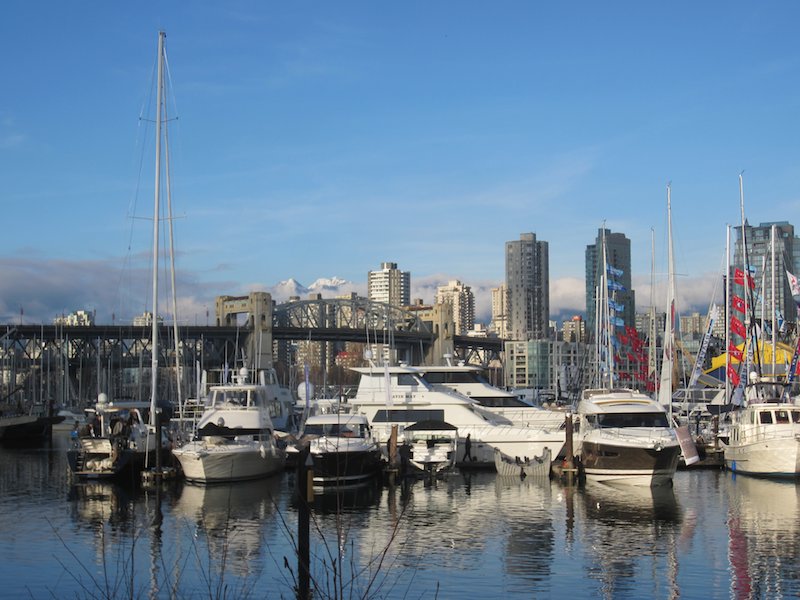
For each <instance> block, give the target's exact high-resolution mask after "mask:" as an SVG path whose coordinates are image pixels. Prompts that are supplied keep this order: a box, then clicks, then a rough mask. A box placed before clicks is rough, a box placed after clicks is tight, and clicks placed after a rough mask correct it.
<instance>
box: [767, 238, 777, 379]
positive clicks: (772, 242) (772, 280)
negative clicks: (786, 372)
mask: <svg viewBox="0 0 800 600" xmlns="http://www.w3.org/2000/svg"><path fill="white" fill-rule="evenodd" d="M769 233H770V236H769V237H770V247H771V248H770V249H771V251H772V252H771V253H772V265H771V267H772V274H771V275H770V284H771V286H772V290H771V293H770V298H771V300H772V302H771V306H770V310H772V314H771V315H770V321H771V322H772V377H775V375H776V373H777V360H776V357H775V354H776V353H777V351H778V330H777V328H776V324H777V323H776V322H775V321H776V319H775V314H776V311H775V309H776V307H777V304H776V303H775V225H774V224H773V225H772V227H771V228H770V230H769Z"/></svg>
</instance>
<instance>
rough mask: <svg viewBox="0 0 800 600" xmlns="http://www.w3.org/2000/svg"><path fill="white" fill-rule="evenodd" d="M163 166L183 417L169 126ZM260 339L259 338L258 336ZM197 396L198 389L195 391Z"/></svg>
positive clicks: (180, 402) (180, 411)
mask: <svg viewBox="0 0 800 600" xmlns="http://www.w3.org/2000/svg"><path fill="white" fill-rule="evenodd" d="M166 112H167V107H166V102H165V103H164V120H165V121H166V120H167V114H166ZM164 167H165V180H166V181H165V184H166V192H167V225H168V227H169V266H170V270H169V272H170V280H171V283H172V335H173V337H174V339H175V381H176V392H177V395H178V414H179V415H180V418H181V419H183V394H182V387H183V360H182V352H181V345H180V338H179V336H178V291H177V286H176V285H175V235H174V233H173V230H174V227H173V219H172V187H171V185H170V184H171V179H172V178H171V176H170V170H169V128H167V127H165V128H164ZM259 339H260V338H259ZM197 394H198V396H199V395H200V390H199V389H198V391H197Z"/></svg>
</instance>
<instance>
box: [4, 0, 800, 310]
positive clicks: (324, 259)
mask: <svg viewBox="0 0 800 600" xmlns="http://www.w3.org/2000/svg"><path fill="white" fill-rule="evenodd" d="M798 16H800V7H797V6H795V5H794V4H792V3H777V4H776V5H774V6H771V7H766V8H765V7H761V6H753V5H750V4H748V3H745V2H733V3H721V2H712V3H710V4H707V5H702V6H697V5H696V4H694V3H689V2H678V3H671V4H670V5H669V6H640V5H639V4H635V3H631V4H620V5H612V6H598V5H595V4H593V3H589V2H579V3H578V4H575V5H570V6H569V7H561V6H548V5H535V4H534V5H531V4H529V3H524V2H512V3H510V4H507V5H505V6H504V7H503V8H502V9H500V8H494V9H493V10H491V11H489V10H486V7H484V6H481V5H478V4H463V3H462V4H459V5H458V10H457V11H454V10H453V6H452V5H448V4H442V5H438V6H433V7H432V6H429V5H427V4H423V3H413V2H412V3H405V4H404V5H402V6H401V7H400V6H398V7H386V6H378V5H373V4H369V3H361V2H353V3H346V4H342V5H337V6H335V7H334V6H324V5H320V6H315V7H314V10H313V11H311V10H303V8H301V7H295V6H282V5H275V6H262V5H260V4H250V3H246V2H243V3H233V4H230V5H225V6H218V5H217V4H215V3H210V2H198V3H195V4H193V5H192V7H191V8H188V7H187V8H183V7H180V6H171V7H169V6H163V5H162V4H158V3H155V2H148V1H145V2H141V3H138V4H137V5H136V6H123V5H102V4H101V5H97V6H70V5H64V4H63V3H57V2H54V1H45V2H37V3H34V4H30V3H24V2H19V1H18V0H12V2H11V3H10V4H9V5H8V6H7V7H6V11H5V13H4V17H5V18H4V21H3V23H2V25H0V27H2V30H3V36H0V44H1V45H0V48H2V50H4V51H5V54H6V56H13V57H15V58H14V60H9V61H7V62H6V63H5V64H4V66H3V76H4V81H5V83H6V87H7V89H8V90H10V92H9V93H8V94H6V96H5V97H4V102H3V104H2V106H0V159H1V160H0V181H1V182H2V190H3V204H4V209H5V214H4V216H5V221H6V223H8V224H10V226H7V227H6V229H5V231H4V236H3V242H2V246H0V247H2V252H0V320H2V321H5V322H13V321H15V320H16V319H18V318H20V309H22V310H23V311H24V315H23V316H22V318H23V319H24V320H25V321H26V322H49V321H50V320H51V319H52V318H53V317H55V316H56V315H58V314H61V313H62V312H65V311H66V312H71V311H74V310H80V309H84V310H93V309H96V310H98V312H101V311H102V312H105V313H106V314H107V315H110V314H111V313H114V314H115V315H122V314H130V315H135V314H140V313H142V312H143V311H145V310H147V300H146V299H147V292H146V290H147V281H148V279H149V256H148V253H149V248H150V240H149V234H150V229H151V227H150V226H149V224H148V219H149V218H151V215H150V214H149V210H150V206H151V197H152V192H148V189H149V186H150V184H151V181H150V179H151V178H150V177H149V176H148V174H147V173H148V170H149V169H151V168H152V165H151V159H150V154H148V139H149V138H148V135H149V126H150V124H149V121H148V118H149V117H148V114H149V113H148V111H147V110H145V109H143V107H147V106H148V103H149V102H150V100H149V98H150V96H151V90H150V84H151V80H152V76H151V71H152V68H153V65H154V61H155V45H156V37H157V31H158V30H159V29H164V30H165V31H166V32H167V56H168V60H169V72H170V83H171V84H172V88H173V90H174V104H171V105H170V115H171V116H172V117H177V120H175V119H173V120H171V121H170V123H169V126H170V131H171V137H170V144H171V147H172V150H173V151H172V153H171V156H172V163H171V166H172V167H173V174H174V176H173V185H172V190H173V197H174V206H175V217H176V219H175V226H176V247H177V251H178V255H177V260H176V262H177V277H178V295H179V298H180V299H181V310H180V312H181V314H182V315H185V316H184V317H183V320H186V321H192V318H193V316H194V315H198V314H199V315H202V314H203V313H204V311H205V310H206V309H207V307H209V306H211V307H213V300H214V298H215V297H216V296H217V295H225V294H230V295H239V294H241V295H244V294H246V293H247V292H249V291H251V290H265V289H266V290H269V289H271V288H273V287H275V286H277V285H278V283H279V282H284V281H287V280H289V279H290V278H295V279H297V280H298V281H301V282H303V283H304V284H306V285H310V283H311V282H313V281H315V280H317V279H319V278H333V277H339V278H341V279H343V280H346V281H348V282H351V284H350V285H351V287H354V288H358V289H360V290H361V291H362V293H366V280H365V278H366V273H367V272H368V271H369V270H370V269H373V268H375V266H376V265H378V264H380V262H381V261H385V260H391V261H395V262H397V263H398V264H399V265H401V267H402V268H403V269H404V270H406V271H409V272H410V273H411V274H412V288H413V289H412V293H411V295H412V297H423V298H424V299H425V300H426V301H428V302H431V301H432V300H433V298H434V295H435V289H436V287H437V286H438V285H442V284H444V283H446V282H447V281H450V280H456V279H457V280H459V281H462V282H464V283H465V284H466V285H469V286H470V287H471V288H472V290H473V292H474V293H475V296H476V317H477V316H478V315H480V318H481V319H482V320H486V318H487V312H488V311H487V309H488V306H489V305H490V299H489V295H490V290H491V288H492V287H496V286H497V285H499V284H500V283H501V282H502V281H503V272H504V254H503V249H504V242H505V241H507V240H509V239H515V238H516V237H517V236H518V235H519V234H520V233H521V232H526V231H530V232H534V233H535V234H536V236H537V238H539V239H541V240H545V241H547V242H548V243H549V247H550V250H549V255H550V265H549V267H550V279H551V285H550V304H551V311H550V312H551V315H568V314H570V313H574V314H579V313H583V312H584V308H583V307H584V305H585V296H584V272H583V267H584V257H583V253H584V249H585V246H586V245H587V244H589V243H591V241H592V240H593V238H594V235H595V233H596V231H597V229H598V228H600V227H605V228H608V229H610V230H612V231H619V232H623V233H624V234H625V235H627V236H628V238H630V240H631V257H632V268H631V271H632V275H633V288H634V289H635V290H636V292H637V296H638V299H637V300H638V302H637V305H638V306H639V307H641V308H644V305H645V304H646V299H647V298H649V297H650V294H649V282H650V236H651V228H654V229H655V231H656V240H657V248H656V255H657V269H658V270H659V271H660V272H661V275H660V279H663V272H664V271H665V268H664V267H663V266H661V265H663V264H664V263H665V260H664V259H663V256H664V248H665V243H664V237H665V235H666V231H665V230H666V227H665V223H666V191H665V188H666V183H667V182H668V181H672V191H673V196H672V200H673V230H674V237H675V249H676V262H677V268H678V272H679V277H678V298H679V300H678V306H679V310H681V311H682V312H688V311H691V310H701V311H704V310H705V309H706V308H707V306H708V305H709V304H710V301H711V295H712V292H713V290H714V289H715V287H717V288H718V287H719V285H718V280H719V279H720V278H721V274H722V270H723V269H722V265H723V264H724V258H723V252H724V244H725V226H726V225H727V224H732V225H736V224H738V223H739V205H738V200H739V194H738V174H739V173H740V172H741V171H742V170H745V175H744V185H745V203H746V213H747V216H748V219H749V221H750V222H751V223H756V222H768V221H781V220H787V221H789V222H792V221H793V215H794V214H796V212H797V208H798V204H799V202H798V193H797V191H796V181H797V177H796V172H797V166H796V165H797V164H799V161H798V149H797V147H796V144H795V140H796V139H797V129H798V122H797V119H796V117H795V115H796V114H797V110H796V106H797V102H798V98H799V97H800V94H799V93H798V86H799V85H800V78H798V77H797V76H796V75H797V73H796V72H797V70H798V69H800V51H798V49H797V48H796V47H795V46H794V44H793V40H794V32H793V30H792V27H791V24H792V23H793V22H794V21H795V20H796V18H797V17H798ZM32 23H35V24H36V26H35V27H31V26H30V25H31V24H32ZM151 145H152V144H151ZM658 257H662V258H658ZM362 286H363V287H362ZM354 291H356V290H354ZM421 292H424V294H423V293H421ZM201 318H202V317H201Z"/></svg>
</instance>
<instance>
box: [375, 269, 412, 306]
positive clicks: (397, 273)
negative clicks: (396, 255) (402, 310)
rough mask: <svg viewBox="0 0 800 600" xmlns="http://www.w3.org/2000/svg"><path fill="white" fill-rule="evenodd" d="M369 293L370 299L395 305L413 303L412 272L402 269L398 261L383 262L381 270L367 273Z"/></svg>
mask: <svg viewBox="0 0 800 600" xmlns="http://www.w3.org/2000/svg"><path fill="white" fill-rule="evenodd" d="M367 293H368V297H369V299H370V300H375V301H376V302H385V303H387V304H391V305H393V306H408V305H409V304H411V273H410V272H409V271H401V270H399V269H398V268H397V263H393V262H384V263H381V269H380V271H370V272H369V273H368V274H367Z"/></svg>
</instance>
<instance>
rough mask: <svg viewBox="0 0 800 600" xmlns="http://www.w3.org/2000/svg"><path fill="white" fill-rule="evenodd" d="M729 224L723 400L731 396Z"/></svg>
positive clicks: (727, 233) (726, 234) (726, 253)
mask: <svg viewBox="0 0 800 600" xmlns="http://www.w3.org/2000/svg"><path fill="white" fill-rule="evenodd" d="M730 307H731V226H730V225H728V227H727V229H726V230H725V400H726V402H727V401H728V399H729V398H730V397H731V378H730V372H731V315H730Z"/></svg>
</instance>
